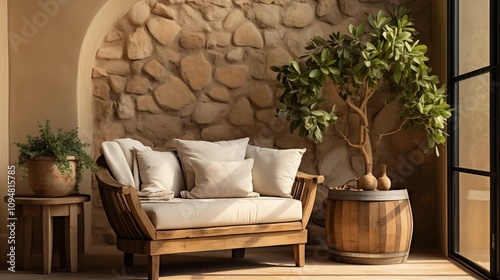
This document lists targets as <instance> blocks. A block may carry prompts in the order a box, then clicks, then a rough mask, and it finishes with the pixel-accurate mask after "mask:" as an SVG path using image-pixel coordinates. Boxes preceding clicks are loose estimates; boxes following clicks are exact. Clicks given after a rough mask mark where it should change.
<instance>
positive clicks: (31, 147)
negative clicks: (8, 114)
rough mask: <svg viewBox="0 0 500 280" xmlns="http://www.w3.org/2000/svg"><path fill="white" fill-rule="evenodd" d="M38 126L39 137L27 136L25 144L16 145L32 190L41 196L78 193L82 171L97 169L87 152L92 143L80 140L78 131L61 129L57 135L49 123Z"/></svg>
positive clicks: (20, 165)
mask: <svg viewBox="0 0 500 280" xmlns="http://www.w3.org/2000/svg"><path fill="white" fill-rule="evenodd" d="M38 127H39V135H37V136H31V135H28V136H27V141H26V143H15V145H16V146H17V147H18V149H19V156H18V165H19V167H21V168H22V169H23V170H24V175H25V177H26V176H27V177H28V184H29V186H30V188H31V189H32V191H33V192H34V193H35V195H37V196H42V197H59V196H66V195H69V194H71V193H72V192H75V191H76V192H78V188H77V184H79V183H80V182H81V181H82V179H83V172H84V171H85V170H86V169H90V170H93V171H95V170H97V165H96V164H95V162H94V160H93V159H92V158H91V157H90V156H89V155H88V154H87V153H86V152H85V150H84V148H85V147H88V146H89V144H88V143H82V142H81V141H80V139H79V138H78V131H77V129H76V128H75V129H72V130H64V129H62V128H58V129H57V133H56V134H54V133H53V132H52V129H51V127H50V122H49V120H47V121H46V122H45V125H43V126H42V125H41V124H38Z"/></svg>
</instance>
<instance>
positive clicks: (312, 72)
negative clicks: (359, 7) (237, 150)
mask: <svg viewBox="0 0 500 280" xmlns="http://www.w3.org/2000/svg"><path fill="white" fill-rule="evenodd" d="M408 13H409V11H408V10H407V9H405V8H400V9H399V10H396V11H395V12H394V13H393V14H392V15H390V16H386V15H385V12H384V11H379V12H378V13H377V14H370V15H369V16H368V23H369V28H368V30H366V31H365V27H364V25H359V26H357V27H356V26H353V25H350V26H349V33H347V34H340V33H339V32H337V33H333V34H331V35H330V36H329V38H327V39H325V38H322V37H314V38H312V39H311V44H310V45H309V46H308V47H307V48H306V49H307V50H310V53H309V54H307V55H305V56H304V58H306V60H305V61H303V62H298V61H294V60H292V61H290V62H289V64H287V65H283V66H272V67H271V68H272V70H273V71H275V72H278V75H277V80H278V81H279V86H281V87H282V88H283V89H284V91H283V94H282V95H281V97H280V103H279V108H278V115H280V116H284V117H285V118H286V120H287V121H288V123H289V125H290V131H291V132H293V131H295V130H296V129H299V135H300V136H301V137H307V138H309V139H311V140H312V141H314V142H316V143H319V142H322V141H323V133H325V132H326V131H327V129H328V127H329V125H330V124H336V123H340V124H341V125H339V126H337V131H338V132H339V134H340V135H341V136H342V138H344V139H345V140H346V141H347V143H348V144H349V146H351V147H353V148H356V149H358V150H359V152H360V153H361V155H362V156H363V159H364V163H365V174H364V175H363V176H361V177H360V178H357V179H355V180H357V181H358V187H359V188H362V189H364V190H374V189H376V187H377V180H376V179H375V177H374V176H373V175H372V173H373V147H374V146H375V147H377V146H378V144H379V143H380V140H381V139H382V137H384V136H388V135H391V134H394V133H397V132H398V131H400V130H401V129H402V128H403V127H413V128H420V129H423V130H424V131H425V132H426V134H427V140H428V141H427V149H435V151H436V153H438V149H437V145H438V144H441V143H444V142H445V135H446V133H445V124H446V120H447V119H448V118H449V117H450V116H451V109H450V105H449V104H448V103H447V102H446V95H445V87H444V86H441V87H438V86H437V85H438V83H439V78H438V77H437V76H435V75H430V72H431V68H429V67H428V66H427V65H426V61H428V60H429V59H428V57H427V56H426V55H425V53H426V51H427V47H426V46H425V45H423V44H420V42H419V41H418V40H415V38H414V36H415V34H416V30H415V29H414V28H413V22H412V21H411V20H410V19H409V17H408ZM327 80H329V81H331V82H333V84H334V85H335V86H336V87H337V89H338V94H339V96H340V98H341V99H342V100H343V101H345V103H346V104H347V107H348V110H349V111H350V112H352V113H354V114H356V115H358V117H359V125H358V127H356V128H352V127H349V126H348V125H346V122H345V121H342V122H339V121H337V120H338V116H337V114H336V111H335V106H334V107H333V108H331V109H328V110H324V108H322V106H321V105H322V104H324V103H325V102H326V101H327V100H326V99H325V98H324V97H323V95H322V91H323V87H324V85H325V83H326V82H327ZM387 93H389V95H390V99H397V100H398V101H399V103H400V104H401V111H400V115H399V116H400V118H401V124H400V126H399V127H398V128H397V129H395V130H394V131H389V132H385V133H380V134H376V133H374V132H373V131H372V130H371V128H372V124H371V123H370V120H369V118H368V108H369V104H370V101H372V100H373V97H375V96H376V95H380V94H387ZM346 115H347V114H346ZM349 130H353V131H355V132H357V137H349V135H350V134H352V133H349V132H350V131H349ZM353 138H357V139H353Z"/></svg>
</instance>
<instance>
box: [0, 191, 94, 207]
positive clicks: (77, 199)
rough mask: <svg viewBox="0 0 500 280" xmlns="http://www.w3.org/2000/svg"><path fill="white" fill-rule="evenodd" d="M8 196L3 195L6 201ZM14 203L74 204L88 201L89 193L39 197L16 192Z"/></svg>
mask: <svg viewBox="0 0 500 280" xmlns="http://www.w3.org/2000/svg"><path fill="white" fill-rule="evenodd" d="M8 199H9V196H5V197H4V201H5V202H7V201H8ZM14 200H15V203H16V204H21V205H57V204H74V203H82V202H86V201H90V195H88V194H75V195H69V196H62V197H39V196H35V195H34V194H16V195H15V196H14Z"/></svg>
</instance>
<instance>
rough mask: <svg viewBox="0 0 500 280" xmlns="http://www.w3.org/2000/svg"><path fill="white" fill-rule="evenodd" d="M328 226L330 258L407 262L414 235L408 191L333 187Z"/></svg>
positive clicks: (327, 209) (327, 214) (371, 262)
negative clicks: (358, 189)
mask: <svg viewBox="0 0 500 280" xmlns="http://www.w3.org/2000/svg"><path fill="white" fill-rule="evenodd" d="M325 228H326V237H327V243H328V247H329V253H330V258H331V259H332V260H334V261H338V262H345V263H354V264H397V263H404V262H406V261H407V259H408V254H409V251H410V244H411V238H412V235H413V217H412V213H411V207H410V201H409V199H408V192H407V191H406V190H405V189H403V190H390V191H383V192H382V191H363V192H358V191H347V190H333V189H331V190H330V191H329V193H328V201H327V206H326V225H325Z"/></svg>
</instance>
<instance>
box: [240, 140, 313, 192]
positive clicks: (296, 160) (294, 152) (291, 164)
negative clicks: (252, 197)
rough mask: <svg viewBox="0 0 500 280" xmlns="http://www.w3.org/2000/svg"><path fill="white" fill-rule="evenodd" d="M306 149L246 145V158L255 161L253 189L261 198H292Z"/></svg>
mask: <svg viewBox="0 0 500 280" xmlns="http://www.w3.org/2000/svg"><path fill="white" fill-rule="evenodd" d="M305 152H306V149H288V150H277V149H269V148H259V147H255V146H251V145H248V147H247V154H246V158H253V159H254V160H255V162H254V167H253V169H252V177H253V189H254V191H255V192H258V193H259V194H260V195H263V196H280V197H292V195H291V192H292V187H293V183H294V181H295V176H296V175H297V171H298V170H299V165H300V161H301V160H302V155H303V154H304V153H305Z"/></svg>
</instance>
